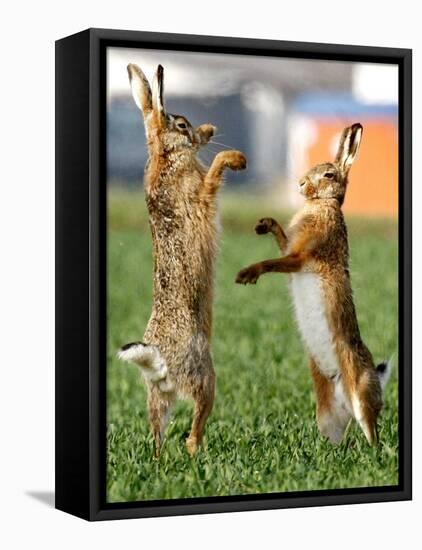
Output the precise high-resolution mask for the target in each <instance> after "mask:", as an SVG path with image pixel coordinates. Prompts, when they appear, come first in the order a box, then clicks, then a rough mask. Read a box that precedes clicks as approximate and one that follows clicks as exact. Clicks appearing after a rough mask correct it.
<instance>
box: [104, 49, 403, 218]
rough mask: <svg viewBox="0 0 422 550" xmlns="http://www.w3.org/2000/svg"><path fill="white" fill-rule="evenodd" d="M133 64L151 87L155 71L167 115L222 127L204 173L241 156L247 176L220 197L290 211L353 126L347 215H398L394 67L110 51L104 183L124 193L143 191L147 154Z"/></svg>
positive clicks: (207, 152) (206, 153) (233, 178)
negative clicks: (227, 156) (311, 171)
mask: <svg viewBox="0 0 422 550" xmlns="http://www.w3.org/2000/svg"><path fill="white" fill-rule="evenodd" d="M129 62H132V63H137V64H139V65H140V66H141V67H142V69H143V70H144V72H145V74H146V76H147V78H148V79H149V80H150V82H151V81H152V78H153V75H154V72H155V69H156V67H157V65H158V64H159V63H161V64H162V65H163V66H164V68H165V99H166V108H167V110H168V112H170V113H173V114H182V115H184V116H186V117H187V118H188V119H189V120H190V122H191V123H192V124H193V125H194V126H196V125H199V124H202V123H204V122H210V123H212V124H215V125H216V126H217V127H218V135H217V136H216V137H215V140H214V141H215V143H213V144H210V145H209V146H207V147H206V148H205V149H204V150H203V151H202V152H201V155H200V156H201V158H202V160H203V161H204V163H205V164H209V163H210V162H211V160H212V158H213V156H214V155H215V154H216V152H218V151H220V150H222V149H225V148H226V147H230V148H232V147H233V148H236V149H240V150H241V151H242V152H244V153H245V154H246V156H247V158H248V163H249V165H248V170H247V171H246V172H242V173H238V174H235V173H233V172H228V173H227V178H226V179H227V186H226V192H227V191H228V192H229V193H230V192H233V193H236V194H237V193H242V192H246V193H247V194H248V195H250V194H252V195H253V194H259V195H260V196H261V197H267V199H268V200H269V201H271V203H272V204H274V205H278V206H280V207H281V208H283V209H292V208H296V207H297V206H298V205H299V203H300V200H301V199H300V196H299V194H298V193H297V181H298V179H299V178H300V177H301V176H302V175H303V174H304V172H306V170H307V169H308V168H310V167H311V166H313V165H314V164H316V163H318V162H323V161H327V160H331V159H333V157H334V154H335V151H336V148H337V144H338V139H339V136H340V133H341V131H342V129H343V127H344V126H346V125H348V124H350V123H353V122H357V121H359V122H361V123H362V124H363V126H364V137H363V141H362V146H361V150H360V154H359V159H358V161H357V162H356V165H355V166H354V167H353V169H352V172H351V183H352V184H351V185H350V186H349V189H348V193H347V197H346V202H345V206H344V210H345V212H346V213H351V214H358V215H364V216H382V217H392V216H393V217H395V216H397V208H398V143H397V139H398V137H397V122H398V69H397V66H395V65H384V64H360V63H340V62H333V61H318V60H301V59H283V58H268V57H254V56H238V55H237V56H235V55H219V54H202V53H201V54H199V53H190V52H172V51H157V50H141V49H123V48H110V49H109V50H108V70H107V75H108V86H107V88H108V101H107V121H108V142H107V143H108V151H107V159H108V160H107V162H108V179H109V185H110V186H111V188H112V189H114V190H120V191H124V190H138V191H139V188H140V187H139V186H140V183H141V182H142V176H143V169H144V165H145V162H146V155H147V151H146V147H145V136H144V129H143V122H142V118H141V116H140V113H139V111H138V109H137V107H136V106H135V103H134V101H133V99H132V96H131V94H130V88H129V82H128V77H127V72H126V66H127V64H128V63H129Z"/></svg>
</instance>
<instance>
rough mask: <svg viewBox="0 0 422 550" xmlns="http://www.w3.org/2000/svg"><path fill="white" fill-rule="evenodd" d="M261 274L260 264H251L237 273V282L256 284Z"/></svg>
mask: <svg viewBox="0 0 422 550" xmlns="http://www.w3.org/2000/svg"><path fill="white" fill-rule="evenodd" d="M260 275H261V270H260V268H259V266H258V265H250V266H249V267H245V269H242V270H241V271H239V273H238V274H237V275H236V283H237V284H239V285H247V284H249V285H254V284H256V282H257V280H258V279H259V276H260Z"/></svg>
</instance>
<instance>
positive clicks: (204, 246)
mask: <svg viewBox="0 0 422 550" xmlns="http://www.w3.org/2000/svg"><path fill="white" fill-rule="evenodd" d="M128 72H129V79H130V83H131V88H132V94H133V98H134V100H135V103H136V105H137V106H138V107H139V109H141V111H142V114H143V118H144V124H145V131H146V137H147V144H148V152H149V160H148V164H147V166H146V169H145V179H144V182H145V185H144V186H145V197H146V203H147V207H148V212H149V221H150V227H151V234H152V243H153V252H154V282H153V287H154V288H153V308H152V313H151V317H150V320H149V323H148V326H147V328H146V331H145V334H144V337H143V342H134V343H131V344H127V345H125V346H123V347H122V348H121V349H120V351H119V354H118V355H119V357H120V358H121V359H123V360H125V361H130V362H132V363H135V364H136V365H138V366H139V367H140V370H141V372H142V374H143V376H144V379H145V381H146V384H147V387H148V408H149V416H150V422H151V429H152V433H153V436H154V441H155V454H156V456H157V457H158V456H159V454H160V447H161V442H162V439H163V435H164V430H165V427H166V423H167V418H168V414H169V409H170V407H171V405H172V403H173V402H174V401H175V400H176V399H177V398H189V399H192V400H193V402H194V416H193V423H192V428H191V432H190V435H189V437H188V438H187V441H186V446H187V450H188V452H189V454H191V455H193V454H194V453H195V452H196V450H197V448H198V446H199V445H200V443H201V441H202V436H203V433H204V428H205V423H206V421H207V418H208V416H209V414H210V412H211V409H212V406H213V402H214V386H215V373H214V368H213V363H212V359H211V354H210V339H211V329H212V307H213V287H214V264H215V258H216V252H217V237H218V234H217V233H218V232H217V225H216V214H217V203H216V195H217V193H218V191H219V189H220V186H221V182H222V176H223V172H224V170H225V169H226V168H230V169H232V170H242V169H244V168H245V167H246V158H245V157H244V155H243V154H242V153H240V152H239V151H224V152H221V153H219V154H218V155H217V156H216V157H215V158H214V161H213V162H212V164H211V167H210V168H209V169H206V168H205V167H204V166H203V165H202V164H201V163H200V162H199V160H198V158H197V152H198V150H199V149H200V147H201V146H203V145H206V144H207V143H208V142H209V141H210V139H211V138H212V136H213V135H214V133H215V131H216V128H215V127H214V126H212V125H211V124H203V125H202V126H199V127H198V128H193V127H192V125H191V124H190V122H189V121H188V120H187V119H186V118H185V117H183V116H180V115H172V114H170V113H167V112H166V110H165V107H164V101H163V99H164V93H163V72H164V71H163V67H162V66H161V65H159V66H158V69H157V72H156V75H155V77H154V81H153V86H152V91H151V88H150V85H149V83H148V81H147V79H146V77H145V75H144V73H143V72H142V71H141V69H140V68H139V67H138V66H137V65H134V64H130V65H129V66H128Z"/></svg>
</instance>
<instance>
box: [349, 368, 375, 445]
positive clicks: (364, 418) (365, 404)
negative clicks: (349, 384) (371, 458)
mask: <svg viewBox="0 0 422 550" xmlns="http://www.w3.org/2000/svg"><path fill="white" fill-rule="evenodd" d="M372 371H373V372H372ZM350 401H351V404H352V409H353V415H354V417H355V420H356V422H357V423H358V424H359V426H360V427H361V428H362V431H363V433H364V434H365V437H366V439H367V441H368V443H369V444H370V445H375V444H376V443H377V441H378V433H377V420H378V415H379V413H380V410H381V407H382V391H381V384H380V382H379V378H378V374H377V372H376V370H375V369H373V368H369V369H367V370H365V371H364V372H363V373H362V374H361V375H360V377H359V379H358V382H357V383H356V384H355V387H354V389H353V390H352V391H350Z"/></svg>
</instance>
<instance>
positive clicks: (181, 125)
mask: <svg viewBox="0 0 422 550" xmlns="http://www.w3.org/2000/svg"><path fill="white" fill-rule="evenodd" d="M177 127H178V128H181V129H182V130H185V129H186V128H187V126H186V124H185V123H184V122H178V123H177Z"/></svg>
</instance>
